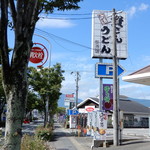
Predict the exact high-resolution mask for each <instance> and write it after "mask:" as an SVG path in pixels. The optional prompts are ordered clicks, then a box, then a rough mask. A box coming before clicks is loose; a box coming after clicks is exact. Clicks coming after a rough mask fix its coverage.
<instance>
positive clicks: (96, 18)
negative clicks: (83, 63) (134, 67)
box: [92, 10, 127, 59]
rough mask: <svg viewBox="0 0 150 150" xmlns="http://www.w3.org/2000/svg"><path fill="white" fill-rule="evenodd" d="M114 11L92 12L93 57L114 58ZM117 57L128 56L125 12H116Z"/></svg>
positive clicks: (123, 57)
mask: <svg viewBox="0 0 150 150" xmlns="http://www.w3.org/2000/svg"><path fill="white" fill-rule="evenodd" d="M112 28H113V27H112V11H101V10H94V11H93V12H92V58H110V59H111V58H112V56H113V49H112V47H113V33H112V32H113V31H112ZM116 46H117V57H118V58H119V59H126V58H127V21H126V13H125V12H116Z"/></svg>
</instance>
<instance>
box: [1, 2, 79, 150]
mask: <svg viewBox="0 0 150 150" xmlns="http://www.w3.org/2000/svg"><path fill="white" fill-rule="evenodd" d="M80 1H82V0H0V51H1V52H0V53H1V63H2V77H3V78H2V79H3V86H4V91H5V94H6V101H7V118H6V128H5V145H4V147H3V149H5V150H20V144H21V136H22V121H23V117H24V113H25V104H26V98H27V89H28V84H27V68H28V61H29V56H30V50H31V47H32V45H33V43H32V37H33V33H34V29H35V25H36V22H37V21H38V20H39V15H40V14H41V13H43V12H46V13H52V12H54V11H55V10H57V11H64V10H71V9H78V8H79V6H78V3H79V2H80ZM10 26H11V29H13V30H12V32H14V37H15V38H14V47H13V50H12V55H11V56H9V49H8V47H9V46H8V27H10Z"/></svg>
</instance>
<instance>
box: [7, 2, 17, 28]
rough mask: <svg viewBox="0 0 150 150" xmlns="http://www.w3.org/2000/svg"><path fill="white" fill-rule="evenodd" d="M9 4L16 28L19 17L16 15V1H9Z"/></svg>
mask: <svg viewBox="0 0 150 150" xmlns="http://www.w3.org/2000/svg"><path fill="white" fill-rule="evenodd" d="M9 4H10V10H11V13H12V19H13V25H14V27H16V16H17V13H16V8H15V4H14V0H9Z"/></svg>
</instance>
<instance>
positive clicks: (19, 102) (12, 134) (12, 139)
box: [3, 78, 27, 150]
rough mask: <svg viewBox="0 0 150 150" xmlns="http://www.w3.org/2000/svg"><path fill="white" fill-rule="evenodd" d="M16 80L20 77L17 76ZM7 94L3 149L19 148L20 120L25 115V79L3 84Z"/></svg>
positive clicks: (13, 149)
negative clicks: (15, 82) (8, 84)
mask: <svg viewBox="0 0 150 150" xmlns="http://www.w3.org/2000/svg"><path fill="white" fill-rule="evenodd" d="M18 81H20V79H19V78H18ZM8 87H9V88H8ZM5 89H6V96H7V113H6V128H5V145H4V147H3V148H4V149H5V150H20V149H21V148H20V145H21V137H22V121H23V118H24V115H25V104H26V103H25V101H26V96H27V81H24V82H21V81H20V83H19V86H18V84H14V85H11V86H5Z"/></svg>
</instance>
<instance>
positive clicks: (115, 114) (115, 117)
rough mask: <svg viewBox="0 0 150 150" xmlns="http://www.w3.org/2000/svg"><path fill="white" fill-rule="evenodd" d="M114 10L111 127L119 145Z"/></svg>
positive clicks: (113, 20) (115, 141)
mask: <svg viewBox="0 0 150 150" xmlns="http://www.w3.org/2000/svg"><path fill="white" fill-rule="evenodd" d="M115 17H116V12H115V9H113V14H112V26H113V128H114V146H118V145H119V113H118V97H119V96H118V93H119V90H118V77H117V76H118V64H117V63H118V61H117V48H116V20H115V19H116V18H115Z"/></svg>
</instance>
